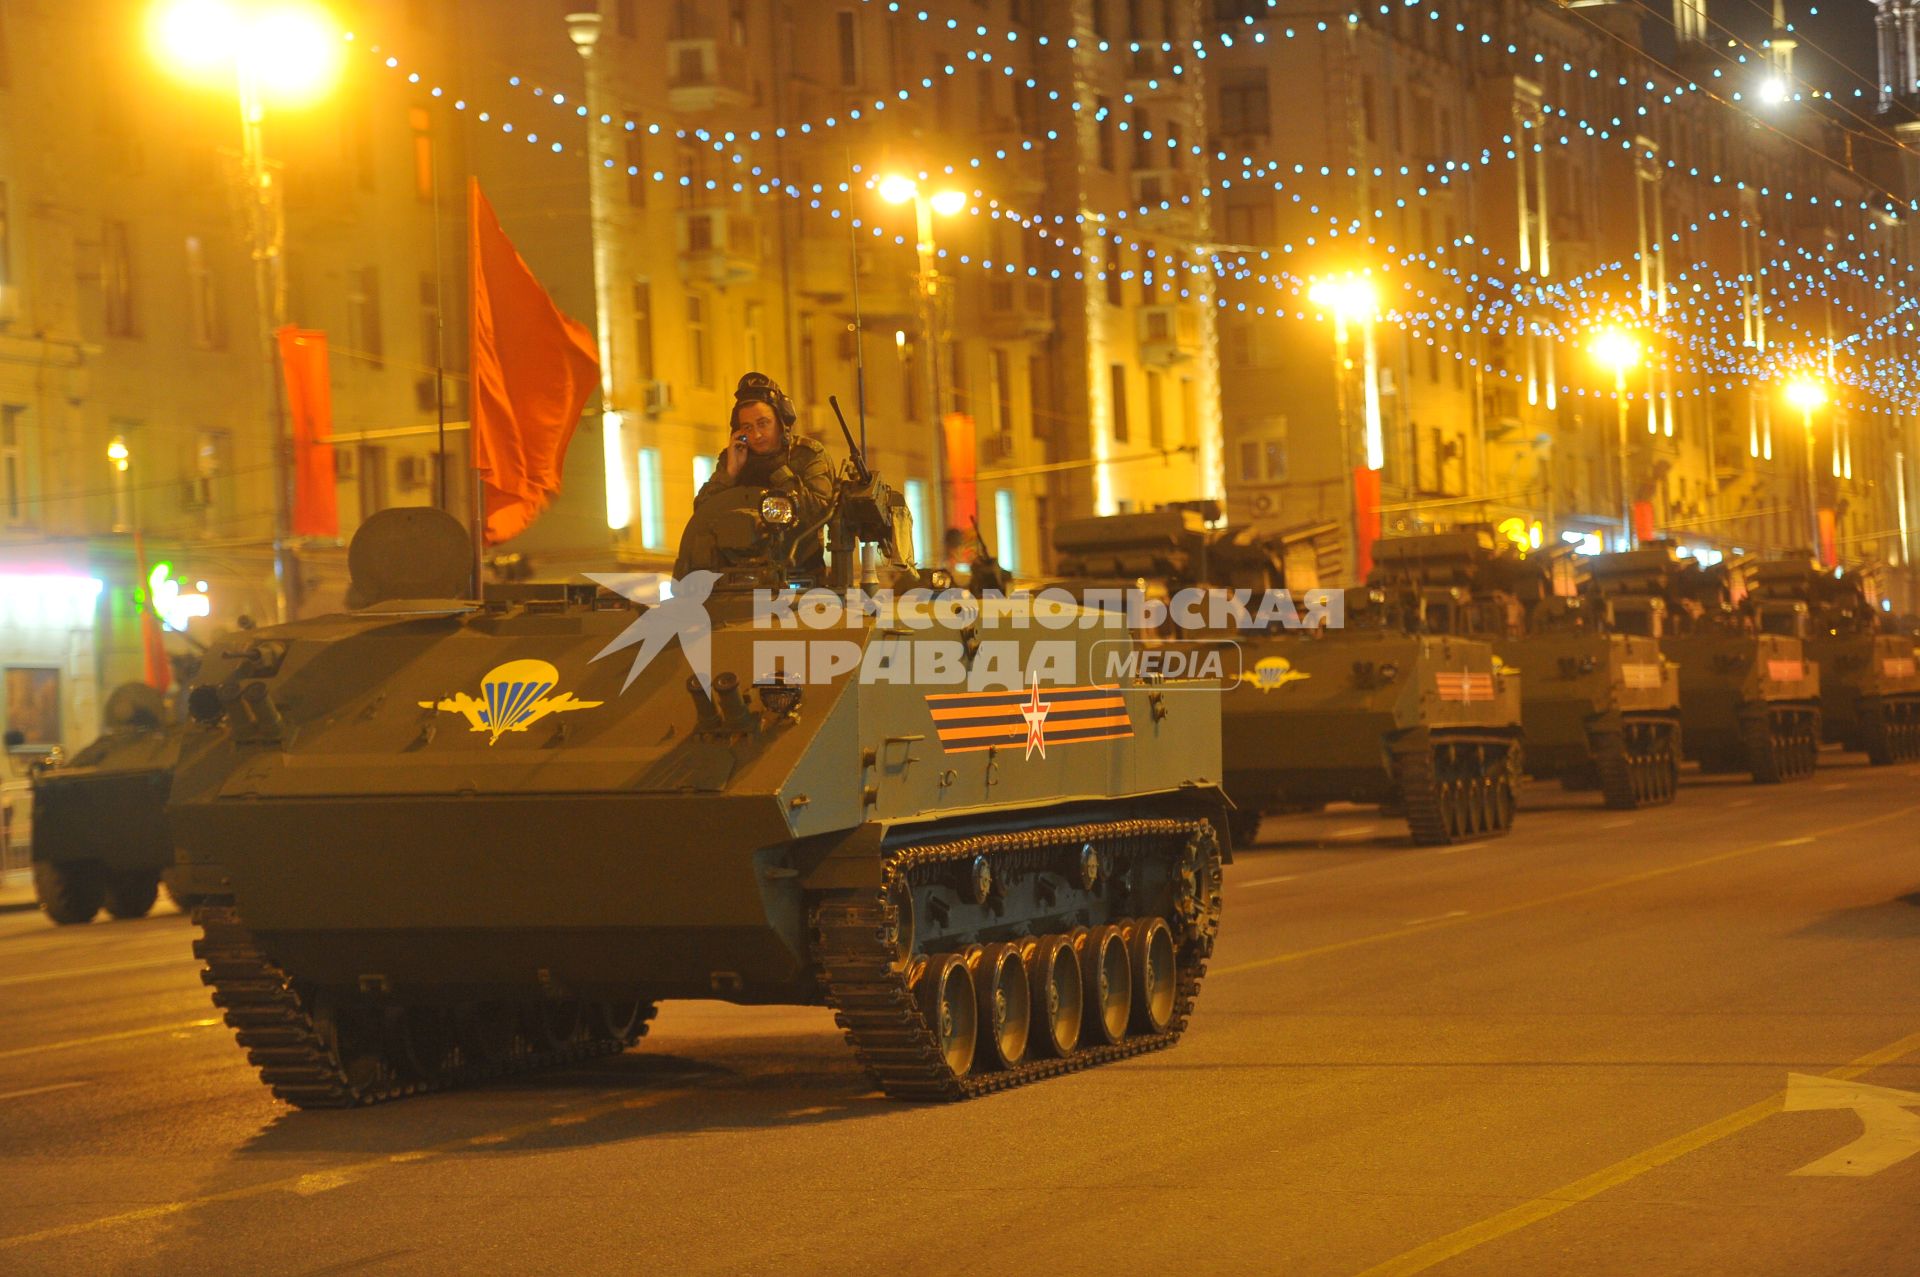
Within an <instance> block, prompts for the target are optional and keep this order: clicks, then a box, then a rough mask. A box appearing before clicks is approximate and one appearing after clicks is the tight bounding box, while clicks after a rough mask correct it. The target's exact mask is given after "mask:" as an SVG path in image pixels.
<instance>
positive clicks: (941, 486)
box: [876, 173, 967, 554]
mask: <svg viewBox="0 0 1920 1277" xmlns="http://www.w3.org/2000/svg"><path fill="white" fill-rule="evenodd" d="M876 189H877V190H878V191H879V193H880V198H881V199H883V200H885V201H886V202H887V203H889V204H907V203H911V204H912V205H913V229H914V253H915V256H916V259H917V261H918V263H919V270H918V273H917V274H916V275H915V277H914V282H915V284H916V286H917V289H918V292H919V301H920V330H921V332H922V333H923V334H925V337H926V343H927V399H928V404H929V407H930V409H931V412H932V418H933V474H934V483H933V499H934V502H935V510H934V519H933V522H934V526H936V527H938V528H940V529H941V537H940V540H939V541H938V542H935V541H934V540H933V538H931V537H929V538H928V541H927V544H928V545H930V546H933V547H934V553H935V554H942V553H944V552H945V546H946V526H947V437H946V427H945V424H944V422H943V420H942V418H941V415H940V329H941V324H940V305H941V301H942V295H941V292H940V273H939V266H938V264H937V260H936V257H937V255H936V253H935V250H934V244H933V219H934V216H935V215H936V214H938V215H939V216H941V217H951V216H953V215H954V214H955V213H958V212H960V211H961V210H962V209H964V208H966V206H967V195H966V192H965V191H958V190H945V189H943V190H939V191H934V192H931V193H929V192H928V191H926V190H925V189H923V188H922V187H921V185H920V183H919V182H918V181H916V180H914V179H913V178H911V177H908V176H906V175H905V174H902V173H891V174H888V175H887V176H885V177H883V178H881V179H880V181H879V182H878V183H877V185H876Z"/></svg>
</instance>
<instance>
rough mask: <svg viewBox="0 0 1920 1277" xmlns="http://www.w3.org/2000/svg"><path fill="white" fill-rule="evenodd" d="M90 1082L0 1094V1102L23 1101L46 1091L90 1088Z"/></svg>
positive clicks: (54, 1084) (55, 1084)
mask: <svg viewBox="0 0 1920 1277" xmlns="http://www.w3.org/2000/svg"><path fill="white" fill-rule="evenodd" d="M91 1085H93V1084H92V1083H91V1082H54V1083H51V1084H50V1085H47V1086H30V1087H28V1088H27V1089H26V1090H24V1091H3V1092H0V1100H24V1099H26V1098H27V1097H28V1096H29V1095H45V1094H46V1093H47V1092H48V1091H71V1090H72V1089H73V1088H74V1087H76V1086H91Z"/></svg>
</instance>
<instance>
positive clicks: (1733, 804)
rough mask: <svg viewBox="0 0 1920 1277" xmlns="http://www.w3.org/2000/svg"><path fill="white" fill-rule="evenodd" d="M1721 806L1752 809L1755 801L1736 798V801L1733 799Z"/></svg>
mask: <svg viewBox="0 0 1920 1277" xmlns="http://www.w3.org/2000/svg"><path fill="white" fill-rule="evenodd" d="M1720 805H1721V806H1722V807H1751V806H1753V799H1751V798H1735V799H1731V800H1729V801H1727V802H1724V803H1721V804H1720Z"/></svg>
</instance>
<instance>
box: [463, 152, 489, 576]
mask: <svg viewBox="0 0 1920 1277" xmlns="http://www.w3.org/2000/svg"><path fill="white" fill-rule="evenodd" d="M479 227H480V179H479V178H477V177H474V176H473V175H472V174H468V176H467V376H468V383H467V386H468V388H467V394H468V397H469V398H471V397H472V396H473V395H474V394H475V392H476V390H477V389H478V388H477V387H476V386H475V385H474V384H473V381H474V379H473V370H474V368H475V366H476V363H477V361H476V360H475V359H474V358H473V348H474V344H475V343H476V342H478V341H479V340H480V294H479V290H478V289H476V288H475V287H474V281H475V280H476V279H478V278H479V275H480V262H479V260H478V258H477V254H478V253H479V251H480V234H479ZM467 416H468V418H469V419H470V420H478V417H479V414H478V413H477V412H475V411H473V405H472V404H469V405H468V411H467ZM467 488H468V501H467V531H468V535H469V537H470V538H471V539H472V541H473V597H474V599H475V600H476V601H478V600H482V599H484V598H485V592H484V591H483V590H482V589H481V588H480V583H481V580H482V579H483V577H482V574H483V570H484V564H485V558H484V556H485V553H486V529H485V524H484V521H485V518H486V513H485V502H484V501H483V500H482V496H481V492H480V432H479V430H477V429H475V430H470V431H469V432H468V433H467Z"/></svg>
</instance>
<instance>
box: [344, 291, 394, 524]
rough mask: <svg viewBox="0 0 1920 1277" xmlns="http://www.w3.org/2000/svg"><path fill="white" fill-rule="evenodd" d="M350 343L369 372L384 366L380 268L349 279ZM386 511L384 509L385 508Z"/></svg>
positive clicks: (348, 337) (348, 335)
mask: <svg viewBox="0 0 1920 1277" xmlns="http://www.w3.org/2000/svg"><path fill="white" fill-rule="evenodd" d="M347 340H348V341H350V342H351V343H352V344H353V349H352V351H351V353H352V354H353V355H355V356H356V357H358V358H360V359H363V360H365V361H366V365H367V367H369V368H381V367H384V366H385V360H384V358H383V357H384V356H385V354H386V348H385V345H384V343H383V342H382V339H381V334H380V268H379V267H378V266H362V267H361V268H360V269H359V270H357V271H354V272H353V273H352V275H351V276H349V278H348V284H347ZM382 508H384V507H382Z"/></svg>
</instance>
